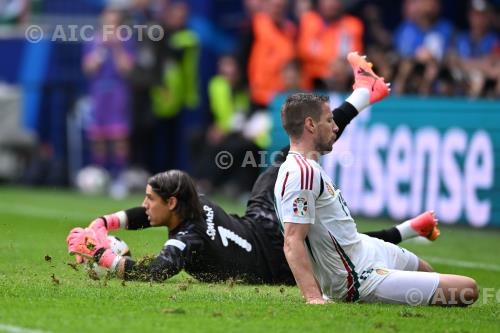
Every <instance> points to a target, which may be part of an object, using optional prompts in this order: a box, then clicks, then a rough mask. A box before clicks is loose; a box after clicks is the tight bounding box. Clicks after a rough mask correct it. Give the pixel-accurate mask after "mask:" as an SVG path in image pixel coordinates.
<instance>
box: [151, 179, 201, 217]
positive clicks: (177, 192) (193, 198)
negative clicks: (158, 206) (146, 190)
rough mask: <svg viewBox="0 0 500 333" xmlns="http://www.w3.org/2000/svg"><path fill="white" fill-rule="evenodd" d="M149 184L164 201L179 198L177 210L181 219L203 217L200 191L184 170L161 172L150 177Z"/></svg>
mask: <svg viewBox="0 0 500 333" xmlns="http://www.w3.org/2000/svg"><path fill="white" fill-rule="evenodd" d="M148 185H149V186H151V188H152V190H153V191H154V192H155V193H156V194H158V195H159V196H160V197H161V198H162V199H163V201H167V200H168V198H170V197H176V198H177V206H176V207H175V210H174V211H175V212H176V214H177V215H178V216H179V218H180V219H182V220H185V219H192V220H196V221H197V220H200V219H202V217H203V215H202V211H201V204H200V199H199V197H198V192H196V187H195V185H194V182H193V179H192V178H191V177H190V176H189V175H188V174H187V173H185V172H184V171H181V170H169V171H165V172H160V173H158V174H156V175H154V176H153V177H151V178H149V179H148Z"/></svg>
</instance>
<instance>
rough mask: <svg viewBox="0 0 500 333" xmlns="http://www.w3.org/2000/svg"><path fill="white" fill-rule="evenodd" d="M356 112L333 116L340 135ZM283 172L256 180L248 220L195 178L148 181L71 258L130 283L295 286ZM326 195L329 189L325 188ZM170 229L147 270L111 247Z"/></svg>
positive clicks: (421, 219)
mask: <svg viewBox="0 0 500 333" xmlns="http://www.w3.org/2000/svg"><path fill="white" fill-rule="evenodd" d="M357 114H358V112H357V111H356V109H355V108H354V107H353V106H352V105H350V104H349V103H347V102H346V103H344V104H343V105H342V106H341V107H339V108H337V109H335V110H334V111H333V116H334V117H335V119H336V122H337V124H338V126H339V132H338V135H337V136H340V134H341V133H342V131H343V129H344V128H345V127H346V126H347V124H348V123H349V122H350V121H351V120H352V119H353V118H354V117H355V116H356V115H357ZM277 174H278V167H276V166H271V167H270V168H269V169H267V170H266V171H265V172H264V173H262V174H261V175H260V177H259V178H258V179H257V181H256V183H255V185H254V188H253V190H252V195H251V198H250V200H249V201H248V204H247V209H246V213H245V215H244V216H242V217H238V216H236V215H230V214H227V213H226V212H225V211H224V210H223V209H222V208H220V207H219V206H218V205H216V204H214V203H213V202H211V201H209V200H208V199H207V198H206V197H204V196H199V195H198V193H197V192H196V190H195V186H194V184H193V181H192V180H191V178H190V177H189V176H188V175H187V174H186V173H184V172H182V171H178V170H170V171H167V172H164V173H160V174H157V175H155V176H154V177H152V178H150V180H149V181H148V185H147V187H146V198H145V199H144V202H143V207H137V208H132V209H128V210H125V211H120V212H117V213H115V214H111V215H106V216H104V217H102V218H98V219H96V220H95V221H93V222H92V223H91V225H90V226H89V228H86V229H82V228H75V229H73V230H72V231H71V232H70V234H69V236H68V239H67V241H68V249H69V251H70V252H71V253H76V254H80V255H83V256H86V257H91V258H92V259H93V260H95V261H96V262H98V263H99V265H101V266H104V267H106V268H109V269H110V270H111V271H113V272H116V273H117V275H118V276H119V277H123V278H125V279H139V280H146V281H149V280H156V281H162V280H164V279H167V278H169V277H171V276H173V275H175V274H177V273H178V272H179V271H181V270H182V269H184V270H186V271H187V272H188V273H190V274H191V275H192V276H194V277H195V278H197V279H199V280H200V281H207V282H212V281H222V280H226V279H230V278H232V279H241V280H243V281H244V282H247V283H269V284H276V283H277V284H294V283H295V281H294V279H293V275H292V273H291V271H290V268H289V267H288V264H287V262H286V259H285V256H284V253H283V236H282V231H281V226H280V223H279V221H278V218H277V216H276V213H275V209H274V196H273V189H274V184H275V182H276V177H277ZM324 190H325V191H327V190H328V189H324ZM436 223H437V220H435V218H434V215H433V214H432V213H431V212H426V213H424V214H422V215H420V216H418V217H416V218H415V219H413V220H409V221H407V222H404V223H402V224H400V225H398V226H396V227H393V228H390V229H387V230H382V231H379V232H373V233H370V235H371V236H374V237H378V238H381V239H383V240H385V241H388V242H391V243H396V244H397V243H399V242H401V240H403V239H407V238H410V237H415V236H418V235H422V236H425V237H427V238H429V239H431V240H434V239H435V238H436V237H437V236H438V235H439V231H438V229H437V226H436ZM151 226H166V227H167V228H168V231H169V235H168V236H169V240H168V241H167V242H166V243H165V245H164V247H163V249H162V250H161V252H160V254H159V255H158V256H157V257H156V258H155V259H154V260H153V261H152V262H151V263H149V264H139V263H136V262H135V261H133V260H132V259H130V258H122V257H120V256H117V255H116V254H115V253H113V251H111V250H110V249H109V244H108V240H107V237H106V236H107V231H108V230H114V229H119V228H125V229H129V230H136V229H142V228H148V227H151Z"/></svg>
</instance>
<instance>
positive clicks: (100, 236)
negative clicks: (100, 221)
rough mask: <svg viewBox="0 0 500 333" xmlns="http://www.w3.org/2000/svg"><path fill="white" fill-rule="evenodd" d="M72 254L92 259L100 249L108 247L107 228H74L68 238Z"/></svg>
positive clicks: (67, 241)
mask: <svg viewBox="0 0 500 333" xmlns="http://www.w3.org/2000/svg"><path fill="white" fill-rule="evenodd" d="M66 243H67V244H68V251H69V253H70V254H77V255H80V256H82V257H84V258H88V259H92V258H94V255H95V254H96V253H97V251H98V250H99V249H108V248H109V240H108V233H107V231H106V229H105V228H99V229H97V228H95V229H91V228H86V229H83V228H74V229H72V230H71V231H70V232H69V235H68V237H67V238H66Z"/></svg>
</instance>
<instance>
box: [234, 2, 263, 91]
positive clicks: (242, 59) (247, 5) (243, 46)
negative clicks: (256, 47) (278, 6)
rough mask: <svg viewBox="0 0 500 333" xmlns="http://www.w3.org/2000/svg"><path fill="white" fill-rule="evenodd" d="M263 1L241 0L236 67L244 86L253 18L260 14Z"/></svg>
mask: <svg viewBox="0 0 500 333" xmlns="http://www.w3.org/2000/svg"><path fill="white" fill-rule="evenodd" d="M263 1H264V0H243V5H244V10H245V18H244V19H243V20H242V22H241V26H240V31H239V38H240V42H239V48H238V54H237V58H238V65H239V67H240V68H242V69H243V70H242V71H241V81H242V82H243V84H244V85H245V86H248V72H247V71H246V70H245V69H246V68H248V61H249V59H250V52H252V43H253V28H252V22H253V17H254V16H255V15H256V14H257V13H260V12H262V10H263Z"/></svg>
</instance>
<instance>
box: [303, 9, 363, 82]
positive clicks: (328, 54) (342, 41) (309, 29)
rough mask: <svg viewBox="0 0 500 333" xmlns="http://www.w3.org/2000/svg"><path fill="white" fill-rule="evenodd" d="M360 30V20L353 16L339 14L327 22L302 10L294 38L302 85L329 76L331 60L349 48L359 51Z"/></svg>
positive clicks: (361, 37)
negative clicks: (300, 67) (340, 15)
mask: <svg viewBox="0 0 500 333" xmlns="http://www.w3.org/2000/svg"><path fill="white" fill-rule="evenodd" d="M363 31H364V28H363V23H362V22H361V20H360V19H358V18H356V17H354V16H350V15H343V16H342V17H340V18H338V19H336V20H333V21H330V22H327V21H325V19H323V17H322V16H321V15H320V14H319V13H317V12H314V11H309V12H307V13H305V14H304V15H303V16H302V17H301V19H300V27H299V40H298V56H299V58H300V60H301V61H302V66H303V67H302V69H303V76H304V86H306V87H308V88H311V87H312V82H313V79H315V78H323V79H324V78H328V77H329V76H331V74H332V70H331V63H332V61H333V60H335V59H337V58H344V57H345V56H346V55H347V54H348V53H349V52H351V51H358V52H359V53H361V52H363Z"/></svg>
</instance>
